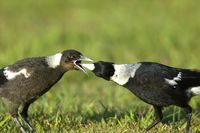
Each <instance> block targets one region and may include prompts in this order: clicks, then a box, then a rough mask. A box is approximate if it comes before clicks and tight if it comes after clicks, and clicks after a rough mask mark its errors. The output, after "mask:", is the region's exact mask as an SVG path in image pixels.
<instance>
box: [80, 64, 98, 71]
mask: <svg viewBox="0 0 200 133" xmlns="http://www.w3.org/2000/svg"><path fill="white" fill-rule="evenodd" d="M81 65H82V66H83V67H85V68H87V69H89V70H91V71H93V70H94V69H95V66H94V64H81Z"/></svg>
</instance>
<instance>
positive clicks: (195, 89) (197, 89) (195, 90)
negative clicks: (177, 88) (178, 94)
mask: <svg viewBox="0 0 200 133" xmlns="http://www.w3.org/2000/svg"><path fill="white" fill-rule="evenodd" d="M189 92H191V93H192V94H193V95H200V86H197V87H192V88H190V89H189Z"/></svg>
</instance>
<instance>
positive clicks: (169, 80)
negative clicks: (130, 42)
mask: <svg viewBox="0 0 200 133" xmlns="http://www.w3.org/2000/svg"><path fill="white" fill-rule="evenodd" d="M181 78H182V73H181V72H179V73H178V75H177V76H176V77H174V78H173V79H167V78H165V81H166V82H167V83H168V84H170V85H171V86H175V85H177V84H178V83H177V82H176V81H181Z"/></svg>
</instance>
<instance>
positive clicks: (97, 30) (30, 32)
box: [0, 0, 200, 133]
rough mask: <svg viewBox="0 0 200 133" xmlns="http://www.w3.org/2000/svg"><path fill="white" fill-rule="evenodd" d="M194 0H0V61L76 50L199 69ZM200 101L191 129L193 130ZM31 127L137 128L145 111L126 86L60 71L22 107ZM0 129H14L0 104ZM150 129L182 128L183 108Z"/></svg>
mask: <svg viewBox="0 0 200 133" xmlns="http://www.w3.org/2000/svg"><path fill="white" fill-rule="evenodd" d="M199 4H200V1H198V0H193V1H189V0H173V1H172V0H165V1H160V0H101V1H100V0H34V1H31V0H21V1H17V0H6V1H3V0H1V1H0V50H1V52H0V65H1V66H2V67H3V66H6V65H7V64H11V63H14V62H15V61H16V60H19V59H21V58H25V57H32V56H43V55H51V54H55V53H56V52H60V51H63V50H65V49H70V48H73V49H76V50H79V51H81V52H82V53H84V54H85V55H86V56H89V57H91V58H92V59H94V60H96V61H98V60H105V61H113V62H116V63H133V62H137V61H153V62H160V63H163V64H166V65H170V66H176V67H184V68H200V58H199V54H200V37H199V36H200V8H199ZM199 103H200V100H199V97H196V98H194V99H193V100H192V101H191V105H192V107H193V108H194V115H193V121H192V130H193V132H200V124H199V122H200V114H199V111H200V104H199ZM30 118H31V122H32V123H33V125H34V126H35V127H36V131H37V132H50V131H51V132H109V133H110V132H113V133H116V132H120V133H121V132H123V133H124V132H143V128H144V127H146V126H147V125H148V124H150V123H151V122H152V120H153V118H154V117H153V109H152V107H151V106H149V105H147V104H145V103H144V102H142V101H141V100H139V99H138V98H136V97H135V96H134V95H132V94H131V93H130V92H129V91H128V90H126V89H124V88H122V87H119V86H117V85H116V84H114V83H111V82H107V81H104V80H102V79H99V78H97V77H95V76H94V75H93V74H92V73H89V76H87V75H84V74H83V73H81V72H78V71H72V72H68V73H66V75H65V76H64V77H63V78H62V80H61V81H60V82H59V83H58V84H56V86H54V87H53V89H52V90H51V91H49V92H48V93H47V94H45V95H44V96H43V97H41V98H40V99H39V100H37V101H36V102H35V103H34V104H33V105H32V106H31V108H30ZM0 120H1V122H0V130H1V132H16V131H17V127H16V126H15V125H14V124H13V123H12V120H11V118H10V117H9V115H5V109H4V107H3V106H0ZM164 123H165V124H164V125H162V124H159V125H158V126H157V127H155V128H154V129H153V130H152V132H183V130H184V127H185V119H184V113H183V112H182V111H181V109H179V108H176V107H175V108H174V107H170V108H168V109H165V110H164Z"/></svg>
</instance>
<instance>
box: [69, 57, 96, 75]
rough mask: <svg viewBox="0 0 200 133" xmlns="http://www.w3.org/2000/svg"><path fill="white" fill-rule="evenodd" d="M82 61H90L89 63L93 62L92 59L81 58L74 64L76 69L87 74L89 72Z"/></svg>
mask: <svg viewBox="0 0 200 133" xmlns="http://www.w3.org/2000/svg"><path fill="white" fill-rule="evenodd" d="M82 61H89V62H93V60H92V59H90V58H88V57H86V56H81V57H80V58H79V59H78V60H75V61H74V62H73V63H74V65H75V66H74V67H75V68H76V69H79V70H81V71H83V72H84V73H87V70H86V69H85V68H84V67H83V66H82V64H81V62H82Z"/></svg>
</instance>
